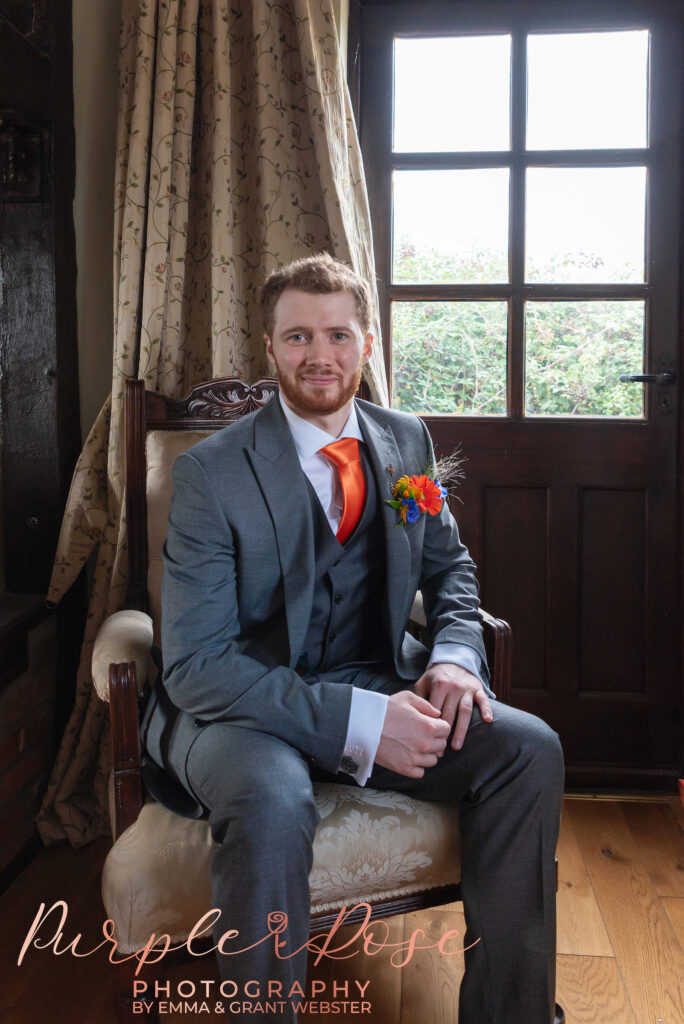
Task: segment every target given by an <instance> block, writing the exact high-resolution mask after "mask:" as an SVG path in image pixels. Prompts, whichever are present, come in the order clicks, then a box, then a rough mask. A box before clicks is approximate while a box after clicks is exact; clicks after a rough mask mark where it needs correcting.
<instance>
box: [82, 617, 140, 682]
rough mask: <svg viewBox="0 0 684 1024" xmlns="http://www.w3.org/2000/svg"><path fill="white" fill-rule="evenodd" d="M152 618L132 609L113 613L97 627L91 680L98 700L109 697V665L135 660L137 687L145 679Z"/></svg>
mask: <svg viewBox="0 0 684 1024" xmlns="http://www.w3.org/2000/svg"><path fill="white" fill-rule="evenodd" d="M151 647H152V619H151V618H150V616H149V615H147V614H146V613H145V612H138V611H134V610H132V609H130V610H125V611H121V612H114V614H113V615H110V616H109V617H108V618H106V619H105V621H104V622H103V623H102V625H101V626H100V629H99V630H98V634H97V636H96V637H95V644H94V646H93V660H92V673H93V683H94V684H95V689H96V691H97V695H98V697H99V698H100V700H105V701H107V700H109V666H110V665H111V664H113V663H114V664H119V663H121V662H126V663H128V662H135V673H136V679H137V683H138V689H139V690H142V689H143V687H144V686H145V683H146V682H147V666H148V662H149V658H150V648H151Z"/></svg>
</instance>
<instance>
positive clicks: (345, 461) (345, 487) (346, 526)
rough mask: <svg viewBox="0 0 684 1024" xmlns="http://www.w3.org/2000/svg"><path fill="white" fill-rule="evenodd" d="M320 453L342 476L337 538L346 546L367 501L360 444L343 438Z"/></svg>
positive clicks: (353, 439) (353, 438) (349, 438)
mask: <svg viewBox="0 0 684 1024" xmlns="http://www.w3.org/2000/svg"><path fill="white" fill-rule="evenodd" d="M320 451H321V452H322V453H323V455H325V457H326V458H327V459H329V460H330V462H332V464H333V465H334V466H337V471H338V473H339V474H340V483H341V485H342V498H343V502H344V507H343V509H342V519H341V520H340V525H339V526H338V528H337V534H336V537H337V539H338V540H339V542H340V544H344V542H345V540H346V539H347V537H348V536H349V534H350V533H351V532H352V530H353V529H354V527H355V526H356V524H357V523H358V521H359V519H360V518H361V512H362V510H363V503H364V501H365V500H366V481H365V480H364V478H363V469H362V468H361V458H360V456H359V442H358V441H357V440H356V438H355V437H343V438H341V440H339V441H333V443H332V444H327V445H326V446H325V448H321V449H320Z"/></svg>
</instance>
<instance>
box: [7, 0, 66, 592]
mask: <svg viewBox="0 0 684 1024" xmlns="http://www.w3.org/2000/svg"><path fill="white" fill-rule="evenodd" d="M0 120H1V121H2V124H0V162H2V165H3V168H4V173H3V174H0V268H1V270H2V277H3V298H2V301H1V302H0V417H1V419H2V424H1V427H2V434H1V436H2V480H3V522H4V528H5V565H6V570H5V575H6V587H7V589H8V590H11V591H19V592H31V591H33V592H41V593H42V592H44V591H45V589H46V587H47V583H48V579H49V574H50V567H51V562H52V558H53V555H54V551H55V546H56V542H57V536H58V531H59V523H60V520H61V514H62V510H63V507H64V501H65V499H66V495H67V491H68V485H69V481H70V478H71V472H72V470H73V466H74V462H75V459H76V457H77V455H78V449H79V446H80V431H79V409H78V352H77V339H76V299H75V294H76V293H75V281H76V267H75V248H74V227H73V215H72V203H73V196H74V179H75V174H74V127H73V92H72V45H71V4H70V2H66V0H52V2H47V0H34V2H23V3H21V2H19V0H0ZM10 164H12V166H13V167H14V172H15V174H14V179H13V180H11V181H9V182H8V166H9V165H10ZM3 179H4V184H3Z"/></svg>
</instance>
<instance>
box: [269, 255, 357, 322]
mask: <svg viewBox="0 0 684 1024" xmlns="http://www.w3.org/2000/svg"><path fill="white" fill-rule="evenodd" d="M286 288H298V289H299V290H300V291H303V292H310V293H311V294H312V295H327V294H329V293H330V292H347V293H348V294H350V295H353V296H354V300H355V302H356V312H357V314H358V317H359V323H360V324H361V330H362V331H363V333H364V334H367V333H368V331H369V328H370V323H371V315H372V307H371V290H370V288H369V287H368V284H367V282H366V281H364V279H363V278H362V277H360V276H359V275H358V274H357V273H356V271H354V270H352V269H351V267H348V266H347V264H346V263H342V262H341V261H340V260H336V259H335V258H334V257H333V256H331V255H330V253H327V252H319V253H316V254H315V256H302V257H301V258H300V259H298V260H293V261H292V263H287V264H286V265H285V266H284V267H278V269H277V270H274V271H273V272H272V273H271V274H269V275H268V277H267V278H266V282H265V284H264V287H263V289H262V291H261V312H262V315H263V319H264V330H265V331H266V334H268V336H269V337H271V336H272V334H273V325H274V321H275V307H276V303H277V301H278V299H279V298H280V296H281V295H282V294H283V292H284V291H285V289H286Z"/></svg>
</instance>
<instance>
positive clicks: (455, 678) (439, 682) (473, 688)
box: [414, 662, 494, 750]
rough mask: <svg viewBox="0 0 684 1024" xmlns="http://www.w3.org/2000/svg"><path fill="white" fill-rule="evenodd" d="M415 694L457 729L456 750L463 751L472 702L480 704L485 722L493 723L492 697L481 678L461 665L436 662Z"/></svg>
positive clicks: (454, 746)
mask: <svg viewBox="0 0 684 1024" xmlns="http://www.w3.org/2000/svg"><path fill="white" fill-rule="evenodd" d="M414 692H415V693H416V694H417V695H418V696H419V697H424V698H425V699H426V700H428V701H429V702H430V705H431V706H432V707H434V708H435V709H436V710H437V711H439V712H440V713H441V717H442V721H444V722H445V723H446V724H448V726H449V732H451V728H452V726H453V724H454V719H455V718H456V713H457V712H458V718H457V719H456V728H455V729H454V735H453V737H452V740H451V746H452V747H453V748H454V750H460V749H461V747H462V746H463V741H464V740H465V735H466V733H467V731H468V726H469V725H470V718H471V715H472V713H473V702H474V701H477V703H478V706H479V708H480V713H481V714H482V720H483V722H491V721H493V720H494V715H493V714H492V706H491V704H490V702H489V697H488V696H487V693H486V691H485V689H484V687H483V685H482V682H481V680H480V679H478V678H477V676H474V675H473V674H472V672H468V670H467V669H465V668H462V667H461V666H460V665H450V664H447V663H446V662H437V663H435V664H434V665H430V667H429V669H428V670H427V671H426V672H424V673H423V675H422V676H421V677H420V679H418V680H417V681H416V684H415V686H414Z"/></svg>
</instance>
